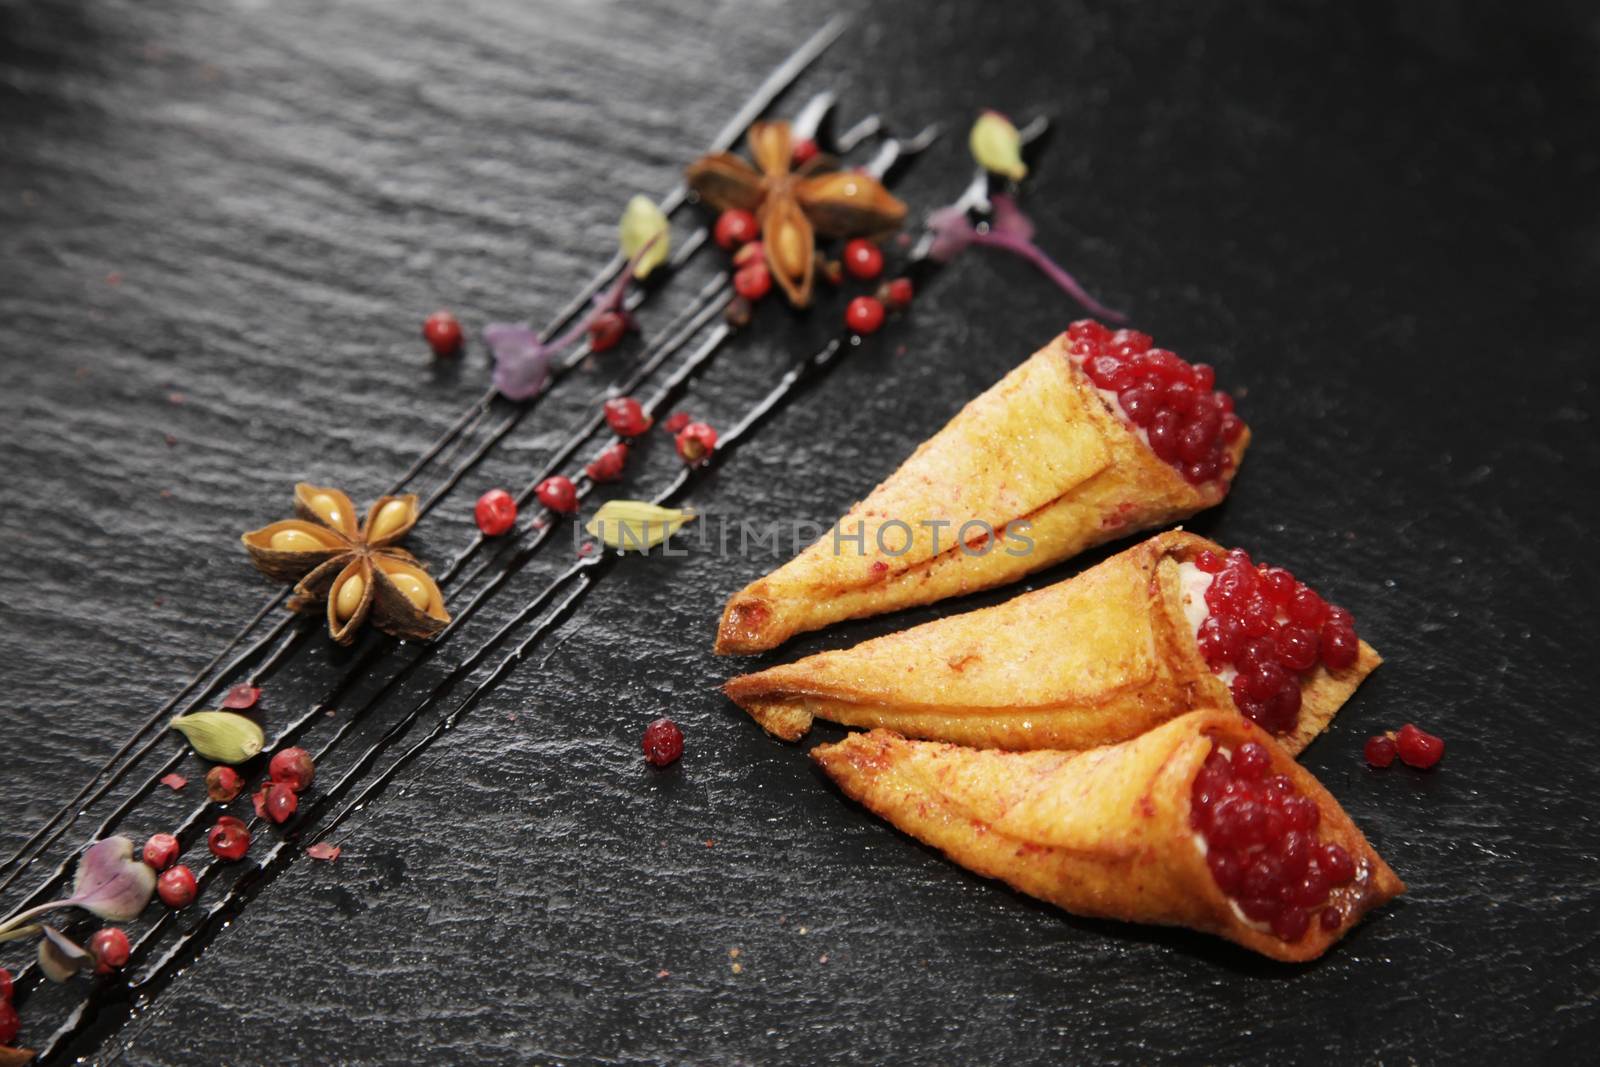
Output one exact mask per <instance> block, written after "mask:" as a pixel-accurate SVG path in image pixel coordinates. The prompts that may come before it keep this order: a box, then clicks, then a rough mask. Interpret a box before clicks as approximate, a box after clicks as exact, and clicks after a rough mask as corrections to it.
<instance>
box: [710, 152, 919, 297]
mask: <svg viewBox="0 0 1600 1067" xmlns="http://www.w3.org/2000/svg"><path fill="white" fill-rule="evenodd" d="M749 146H750V155H751V158H753V159H754V160H755V166H753V167H752V166H751V165H750V164H749V163H748V162H747V161H746V160H745V159H743V158H742V157H740V156H736V155H734V154H733V153H731V152H717V153H714V154H712V155H709V156H702V157H701V158H700V159H697V160H695V161H694V162H693V163H691V164H690V165H689V169H688V178H689V186H690V187H691V188H692V189H694V191H695V192H696V193H698V194H699V195H700V199H701V200H703V201H705V202H706V203H707V204H708V205H710V206H711V207H712V208H714V209H715V210H717V211H727V210H728V209H730V208H741V209H743V210H745V211H749V212H753V213H754V214H755V216H756V218H757V219H758V220H760V222H761V244H762V250H763V252H764V253H765V255H766V259H767V266H768V267H770V268H771V270H772V276H773V277H774V278H776V279H777V281H778V285H779V286H780V287H782V289H783V292H784V295H785V296H787V297H788V298H789V303H791V304H793V305H794V306H795V307H805V306H806V305H807V304H809V303H810V302H811V281H812V277H813V275H814V273H815V264H816V252H817V249H816V238H817V236H818V235H819V234H820V235H821V236H823V237H878V236H881V235H883V234H885V233H888V232H890V231H891V230H894V229H897V228H898V227H899V226H900V224H901V223H902V222H904V221H905V217H906V206H905V204H903V203H901V202H900V201H899V200H897V199H895V198H894V197H893V196H891V195H890V193H889V191H888V190H887V189H885V188H884V187H883V183H882V182H880V181H878V179H876V178H874V177H872V176H871V175H870V174H863V173H861V172H859V171H853V170H834V171H826V172H819V171H821V170H822V168H824V167H826V166H827V165H828V162H827V161H826V159H825V157H823V156H817V157H815V158H814V159H812V160H811V161H809V162H808V163H807V164H806V165H805V166H803V167H801V169H800V171H799V172H798V173H795V172H791V171H790V169H789V163H790V160H791V158H792V156H793V153H794V136H793V133H792V132H791V131H790V129H789V124H788V123H787V122H781V121H780V122H758V123H756V124H755V125H754V126H751V127H750V137H749Z"/></svg>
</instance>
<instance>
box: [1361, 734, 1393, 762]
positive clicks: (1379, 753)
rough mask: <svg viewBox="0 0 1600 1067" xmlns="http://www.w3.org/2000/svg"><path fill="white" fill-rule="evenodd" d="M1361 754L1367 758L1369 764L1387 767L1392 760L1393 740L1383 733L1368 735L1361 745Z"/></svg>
mask: <svg viewBox="0 0 1600 1067" xmlns="http://www.w3.org/2000/svg"><path fill="white" fill-rule="evenodd" d="M1361 754H1362V755H1363V756H1365V757H1366V758H1367V763H1368V765H1369V766H1373V767H1387V766H1389V765H1390V764H1391V763H1393V762H1394V756H1395V747H1394V740H1393V739H1392V738H1390V737H1388V736H1386V735H1384V734H1377V735H1375V736H1373V737H1369V738H1367V743H1366V744H1365V745H1362V746H1361Z"/></svg>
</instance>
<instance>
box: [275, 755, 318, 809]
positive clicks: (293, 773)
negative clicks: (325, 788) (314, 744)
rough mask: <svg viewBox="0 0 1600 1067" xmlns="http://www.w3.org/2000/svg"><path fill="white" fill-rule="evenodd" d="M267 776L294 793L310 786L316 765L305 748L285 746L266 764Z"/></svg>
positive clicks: (315, 771) (315, 773)
mask: <svg viewBox="0 0 1600 1067" xmlns="http://www.w3.org/2000/svg"><path fill="white" fill-rule="evenodd" d="M267 776H268V777H270V778H271V779H272V780H273V781H274V782H282V783H283V784H284V785H286V786H288V787H289V788H290V789H292V790H294V791H295V792H296V793H303V792H305V791H306V790H307V789H310V788H311V780H312V779H313V778H315V777H316V776H317V767H316V764H315V763H313V762H312V761H311V753H309V752H307V751H306V750H305V749H303V748H285V749H281V750H280V751H278V752H277V753H276V754H274V755H273V757H272V762H271V763H269V764H267ZM280 821H281V820H280Z"/></svg>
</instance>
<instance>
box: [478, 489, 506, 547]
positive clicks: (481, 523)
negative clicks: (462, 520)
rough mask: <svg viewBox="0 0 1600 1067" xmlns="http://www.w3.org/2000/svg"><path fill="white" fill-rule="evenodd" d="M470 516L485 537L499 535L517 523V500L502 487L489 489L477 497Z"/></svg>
mask: <svg viewBox="0 0 1600 1067" xmlns="http://www.w3.org/2000/svg"><path fill="white" fill-rule="evenodd" d="M472 517H473V519H474V520H475V521H476V522H477V524H478V529H479V530H482V531H483V536H485V537H499V536H500V535H501V534H503V533H505V532H506V531H507V530H509V529H511V527H513V526H515V525H516V524H517V500H516V498H515V497H513V496H512V495H511V494H510V493H508V492H506V491H505V490H504V489H491V490H489V491H488V492H487V493H484V494H483V495H482V496H480V497H479V498H478V504H477V506H476V507H474V508H473V509H472Z"/></svg>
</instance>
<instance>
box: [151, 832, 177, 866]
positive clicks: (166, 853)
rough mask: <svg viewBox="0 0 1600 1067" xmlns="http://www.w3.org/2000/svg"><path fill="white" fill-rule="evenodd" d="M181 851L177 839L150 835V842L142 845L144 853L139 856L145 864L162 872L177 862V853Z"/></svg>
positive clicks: (169, 836)
mask: <svg viewBox="0 0 1600 1067" xmlns="http://www.w3.org/2000/svg"><path fill="white" fill-rule="evenodd" d="M181 851H183V846H181V845H179V844H178V839H177V838H176V837H173V836H172V835H171V834H151V835H150V840H148V841H146V842H145V843H144V852H143V853H142V854H141V856H142V858H143V860H144V861H145V863H147V864H149V865H150V866H151V867H152V868H154V869H155V870H157V871H164V870H166V869H167V868H168V867H171V866H172V865H173V863H175V862H177V859H178V853H179V852H181Z"/></svg>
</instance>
